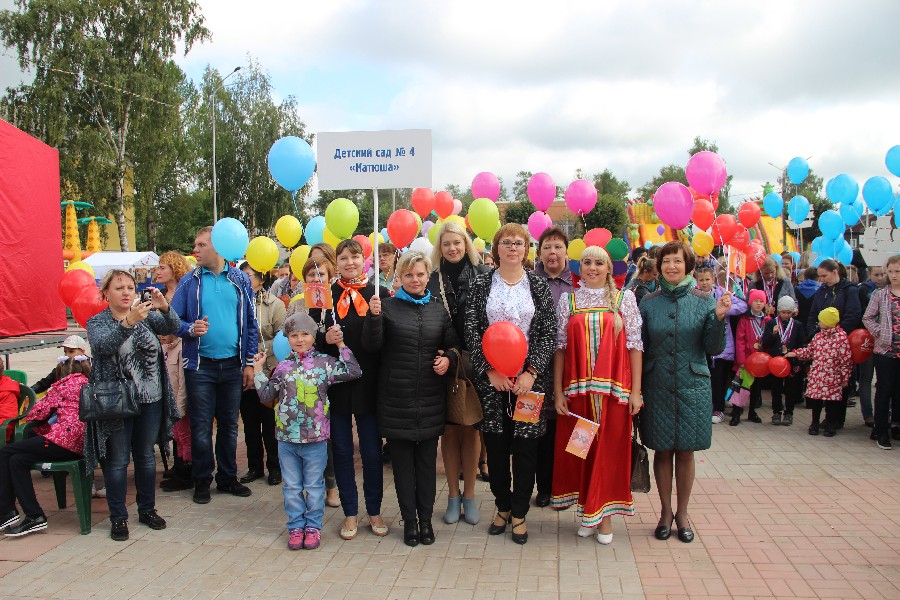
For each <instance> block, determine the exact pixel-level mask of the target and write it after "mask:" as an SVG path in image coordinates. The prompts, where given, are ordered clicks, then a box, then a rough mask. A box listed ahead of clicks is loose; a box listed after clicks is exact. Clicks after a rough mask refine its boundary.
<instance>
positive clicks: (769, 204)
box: [763, 192, 784, 218]
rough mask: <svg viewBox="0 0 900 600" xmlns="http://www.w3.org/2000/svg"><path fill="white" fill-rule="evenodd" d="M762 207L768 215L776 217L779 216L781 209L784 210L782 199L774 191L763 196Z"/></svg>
mask: <svg viewBox="0 0 900 600" xmlns="http://www.w3.org/2000/svg"><path fill="white" fill-rule="evenodd" d="M763 209H765V211H766V214H767V215H769V216H770V217H772V218H778V217H780V216H781V213H782V211H784V199H783V198H782V197H781V196H780V195H778V194H776V193H775V192H769V193H768V194H766V197H765V198H763Z"/></svg>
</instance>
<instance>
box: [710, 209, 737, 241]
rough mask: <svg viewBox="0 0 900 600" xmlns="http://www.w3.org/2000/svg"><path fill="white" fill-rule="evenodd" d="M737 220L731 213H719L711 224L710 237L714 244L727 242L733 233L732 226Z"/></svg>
mask: <svg viewBox="0 0 900 600" xmlns="http://www.w3.org/2000/svg"><path fill="white" fill-rule="evenodd" d="M735 225H737V221H735V220H734V217H732V216H731V215H719V216H718V217H716V220H715V221H713V225H712V238H713V242H715V243H716V244H727V243H728V242H730V241H731V236H733V235H734V226H735Z"/></svg>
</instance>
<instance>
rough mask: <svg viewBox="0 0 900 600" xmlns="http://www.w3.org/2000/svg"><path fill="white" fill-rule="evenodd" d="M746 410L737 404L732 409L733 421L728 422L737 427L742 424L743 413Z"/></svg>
mask: <svg viewBox="0 0 900 600" xmlns="http://www.w3.org/2000/svg"><path fill="white" fill-rule="evenodd" d="M742 412H744V409H742V408H740V407H738V406H735V407H733V408H732V409H731V421H729V422H728V424H729V425H731V426H732V427H737V426H738V425H740V424H741V413H742Z"/></svg>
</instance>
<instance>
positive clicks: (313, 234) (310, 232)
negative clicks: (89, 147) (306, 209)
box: [303, 215, 325, 246]
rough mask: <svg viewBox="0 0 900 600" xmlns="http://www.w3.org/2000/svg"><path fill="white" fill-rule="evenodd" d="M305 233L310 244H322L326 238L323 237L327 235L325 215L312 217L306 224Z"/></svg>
mask: <svg viewBox="0 0 900 600" xmlns="http://www.w3.org/2000/svg"><path fill="white" fill-rule="evenodd" d="M303 235H304V236H306V243H307V244H309V245H310V246H315V245H316V244H321V243H322V241H323V240H324V239H325V238H324V237H323V236H324V235H325V217H323V216H322V215H319V216H317V217H313V218H312V219H310V220H309V223H307V224H306V229H305V230H304V231H303Z"/></svg>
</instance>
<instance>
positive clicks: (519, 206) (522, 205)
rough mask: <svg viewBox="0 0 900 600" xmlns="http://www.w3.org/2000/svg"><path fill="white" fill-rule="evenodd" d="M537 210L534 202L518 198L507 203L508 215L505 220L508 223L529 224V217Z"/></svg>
mask: <svg viewBox="0 0 900 600" xmlns="http://www.w3.org/2000/svg"><path fill="white" fill-rule="evenodd" d="M536 210H537V209H536V208H535V207H534V204H532V203H531V202H529V201H528V200H516V201H513V202H510V203H509V204H507V205H506V216H505V218H504V220H505V221H506V222H507V223H519V224H520V225H527V224H528V217H530V216H531V213H533V212H534V211H536Z"/></svg>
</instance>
